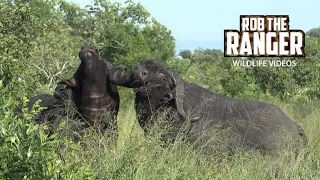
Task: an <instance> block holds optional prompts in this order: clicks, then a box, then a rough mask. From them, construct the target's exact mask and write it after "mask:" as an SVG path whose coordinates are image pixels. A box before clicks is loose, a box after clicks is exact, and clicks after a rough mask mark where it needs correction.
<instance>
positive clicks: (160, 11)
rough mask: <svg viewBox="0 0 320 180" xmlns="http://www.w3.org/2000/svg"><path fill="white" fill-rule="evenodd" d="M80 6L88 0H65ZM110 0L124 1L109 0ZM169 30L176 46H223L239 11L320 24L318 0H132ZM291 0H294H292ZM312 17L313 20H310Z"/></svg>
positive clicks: (305, 26) (304, 25)
mask: <svg viewBox="0 0 320 180" xmlns="http://www.w3.org/2000/svg"><path fill="white" fill-rule="evenodd" d="M69 2H74V3H77V4H79V5H80V6H81V7H84V6H85V5H87V4H92V1H91V0H69ZM112 2H125V0H113V1H112ZM134 2H139V3H141V4H142V5H143V6H144V7H145V8H146V9H147V10H148V12H149V13H150V14H151V15H152V16H153V17H155V18H156V19H157V20H158V21H159V22H161V23H162V24H163V25H165V26H166V27H167V28H168V29H170V30H171V31H172V34H173V36H174V37H175V39H176V46H177V50H179V49H191V50H193V49H195V48H198V47H202V48H210V49H221V50H222V49H223V41H224V30H225V29H238V30H239V23H240V22H239V16H240V15H289V18H290V28H291V29H301V30H303V31H305V32H306V31H308V30H310V29H311V28H315V27H320V22H318V21H316V17H320V11H319V7H320V1H319V0H304V1H301V0H299V1H298V0H269V1H260V2H261V3H257V2H258V1H257V0H135V1H134ZM293 2H295V3H293ZM314 21H316V22H314Z"/></svg>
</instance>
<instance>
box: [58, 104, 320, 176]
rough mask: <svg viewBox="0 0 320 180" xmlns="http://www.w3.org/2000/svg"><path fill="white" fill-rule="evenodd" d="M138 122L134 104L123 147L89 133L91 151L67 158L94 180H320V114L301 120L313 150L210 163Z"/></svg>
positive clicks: (126, 115) (122, 127) (123, 118)
mask: <svg viewBox="0 0 320 180" xmlns="http://www.w3.org/2000/svg"><path fill="white" fill-rule="evenodd" d="M277 105H279V106H280V107H281V108H282V109H283V110H284V111H285V112H286V113H287V114H288V115H289V116H290V117H298V116H297V114H300V113H301V112H298V111H297V110H294V109H293V108H292V106H291V105H288V104H281V103H277ZM135 117H136V114H135V110H134V108H133V103H132V102H126V103H122V105H121V110H120V112H119V115H118V140H117V143H114V142H113V141H112V139H111V138H110V136H107V135H98V134H95V133H89V134H88V135H87V136H86V137H85V138H84V140H83V143H84V144H86V145H85V146H82V147H81V149H79V150H77V151H72V152H70V151H65V152H64V157H65V159H66V161H72V160H74V158H75V157H77V158H79V159H78V160H80V161H82V162H83V163H84V164H88V165H89V166H90V168H91V169H92V170H93V172H94V179H148V180H152V179H155V180H159V179H236V180H239V179H246V180H247V179H250V180H251V179H252V180H254V179H257V180H261V179H320V171H319V169H320V145H319V140H320V136H319V135H318V132H319V129H320V123H319V122H320V111H319V108H318V109H315V110H313V111H312V112H310V113H308V114H307V115H305V116H304V117H303V118H298V119H295V121H296V122H298V124H299V125H301V126H302V127H303V128H304V129H305V131H306V134H307V136H308V140H309V141H308V145H307V147H306V148H303V149H301V150H300V151H299V152H298V154H294V153H292V152H290V151H283V152H281V153H280V154H279V155H262V154H260V153H259V152H258V151H254V150H253V151H244V152H239V153H236V154H234V155H233V156H229V155H228V154H224V153H223V152H220V154H219V155H217V156H210V157H208V156H205V155H203V154H201V153H198V152H197V151H195V150H194V149H193V147H192V146H191V145H190V144H188V143H185V142H184V141H182V140H178V141H176V142H174V143H172V144H169V145H167V146H163V143H162V142H161V141H160V140H159V138H157V136H144V135H143V133H142V130H141V128H140V127H139V124H138V122H137V120H136V118H135ZM222 149H223V148H222ZM218 150H221V149H218ZM70 154H72V156H71V155H70Z"/></svg>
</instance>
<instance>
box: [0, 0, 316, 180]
mask: <svg viewBox="0 0 320 180" xmlns="http://www.w3.org/2000/svg"><path fill="white" fill-rule="evenodd" d="M0 14H1V16H0V49H1V53H0V94H1V96H0V179H148V180H150V179H319V178H320V171H319V169H320V152H319V151H320V145H319V140H320V136H319V135H318V133H319V128H320V123H319V121H320V112H319V110H320V106H319V104H320V103H319V102H320V61H319V58H320V44H319V43H320V28H314V29H311V30H310V31H309V32H307V36H306V46H305V51H306V57H305V58H290V59H291V60H293V59H294V60H296V62H297V66H295V67H287V68H275V67H261V68H242V67H234V66H232V61H233V60H237V59H238V58H224V57H223V52H221V51H220V50H216V49H197V50H195V51H194V52H191V51H190V50H183V51H181V52H180V53H179V57H178V56H176V55H175V39H174V37H173V36H172V35H171V32H170V30H168V29H167V28H166V27H165V26H163V25H162V24H161V23H160V22H158V21H157V20H156V19H154V18H152V16H151V15H150V14H149V13H148V11H147V10H146V9H145V8H144V7H143V6H141V5H140V4H136V3H134V2H132V1H131V0H128V1H127V2H126V3H124V4H120V3H112V2H110V1H107V0H95V1H94V3H93V4H92V5H89V6H88V7H87V9H81V8H80V7H79V6H78V5H76V4H72V3H69V2H67V1H65V0H50V1H46V0H14V1H13V0H0ZM84 43H91V44H93V45H95V46H96V47H98V49H99V52H100V55H101V56H103V57H105V58H106V59H107V60H108V61H110V62H112V63H113V64H124V65H126V66H128V67H130V66H132V65H134V64H136V63H137V62H138V61H139V59H141V58H160V59H162V60H163V61H164V62H166V63H167V64H168V65H169V66H170V67H172V68H175V69H176V70H178V72H179V73H180V74H181V76H182V77H183V78H184V79H185V80H187V81H189V82H193V83H196V84H198V85H200V86H203V87H206V88H209V89H211V90H212V91H215V92H218V93H221V94H224V95H226V96H229V97H235V98H240V99H253V100H260V101H266V102H271V103H273V104H275V105H278V106H280V107H281V108H282V109H283V110H284V111H285V112H286V113H287V114H288V115H289V116H290V117H291V118H292V119H294V120H295V121H296V122H298V123H299V124H300V125H301V126H302V127H303V128H304V129H305V131H306V133H307V136H308V138H309V144H308V146H307V147H306V148H305V149H303V150H301V151H300V152H299V154H298V156H294V155H292V153H290V152H283V153H282V154H281V155H279V156H278V157H274V156H262V155H260V154H259V153H258V152H255V151H253V152H250V151H249V152H248V151H246V152H239V153H238V154H236V155H234V156H232V157H231V158H230V157H228V156H225V155H224V153H223V151H221V153H220V154H219V155H216V156H214V157H210V158H208V157H204V156H202V155H201V154H198V153H196V152H194V151H193V150H192V146H188V145H186V144H185V143H183V142H180V141H177V142H176V143H174V144H170V145H169V146H167V147H163V146H161V143H160V142H159V140H158V139H157V138H155V137H144V136H142V134H141V129H140V128H139V126H138V125H137V122H136V119H135V118H133V117H135V111H134V109H133V92H132V90H130V89H125V88H120V90H121V92H120V93H121V94H120V95H121V104H120V106H121V107H120V108H121V111H120V115H119V117H118V125H119V140H118V143H117V145H114V144H112V143H110V138H109V137H107V136H100V135H97V134H94V133H92V134H89V135H88V137H87V139H85V140H84V141H87V142H89V143H90V146H80V145H79V144H75V143H73V142H70V141H69V140H68V139H65V138H58V136H52V137H50V138H48V137H46V136H45V135H44V134H43V131H44V129H45V127H43V126H40V125H34V124H32V123H31V122H30V119H31V118H32V116H33V113H34V112H36V111H39V108H35V109H34V112H32V113H27V115H26V117H25V118H24V119H17V118H16V117H14V115H13V113H12V111H13V109H14V108H15V107H16V105H17V104H18V103H20V102H21V101H24V102H25V101H26V99H27V97H31V96H34V95H37V94H40V93H49V94H52V93H53V91H54V88H55V86H56V82H57V81H59V80H61V79H65V78H68V77H70V76H71V75H73V73H74V72H75V70H76V69H77V67H78V65H79V63H80V61H79V60H78V57H77V54H78V52H79V49H80V47H81V46H82V45H83V44H84ZM260 59H261V58H260ZM272 59H273V60H276V59H280V58H272ZM285 59H286V58H282V60H285ZM35 136H37V137H40V138H35ZM217 142H219V139H218V138H217ZM61 144H64V146H63V147H62V146H61ZM218 149H219V148H218V146H217V150H218Z"/></svg>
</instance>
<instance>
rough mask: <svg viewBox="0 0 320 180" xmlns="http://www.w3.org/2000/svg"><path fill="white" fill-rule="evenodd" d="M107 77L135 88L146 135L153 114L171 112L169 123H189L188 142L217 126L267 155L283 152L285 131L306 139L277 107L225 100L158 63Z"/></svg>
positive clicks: (245, 144) (299, 138)
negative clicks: (229, 130)
mask: <svg viewBox="0 0 320 180" xmlns="http://www.w3.org/2000/svg"><path fill="white" fill-rule="evenodd" d="M110 76H111V77H110V79H111V80H112V82H113V83H115V84H117V85H120V86H124V87H128V88H134V90H135V93H136V97H135V108H136V111H137V114H138V121H139V123H140V125H141V127H142V128H143V129H144V130H145V132H146V131H147V125H148V124H150V123H152V122H153V119H154V118H151V117H153V115H154V113H155V112H160V111H162V110H163V109H165V110H168V109H170V111H171V113H170V114H171V116H170V118H169V119H167V120H168V122H171V123H172V124H173V125H174V126H176V127H178V128H180V127H182V125H183V124H186V122H188V123H189V126H188V127H189V128H187V135H188V137H189V140H190V141H191V142H195V141H197V140H199V138H202V137H205V134H206V133H207V132H210V131H213V128H214V127H215V125H217V124H221V125H222V127H226V128H231V129H232V130H234V132H235V133H236V134H235V135H237V137H238V138H239V139H238V142H239V143H240V144H241V145H242V146H243V147H245V148H249V147H251V148H259V149H262V150H264V151H265V152H272V151H273V150H277V149H281V145H282V144H284V142H287V141H288V140H285V139H283V138H282V137H283V136H282V135H285V134H287V133H283V132H289V134H291V135H293V136H290V137H297V139H298V140H304V141H305V142H306V139H307V138H306V134H305V132H304V130H303V129H302V128H301V127H300V126H299V125H298V124H297V123H295V122H294V121H292V120H291V119H290V118H289V117H288V116H287V115H286V114H285V113H284V112H283V111H282V110H281V109H280V108H279V107H277V106H274V105H272V104H268V103H264V102H258V101H247V100H238V99H233V98H228V97H224V96H222V95H220V94H217V93H214V92H212V91H210V90H208V89H206V88H202V87H200V86H198V85H195V84H192V83H188V82H187V81H185V80H183V79H181V78H180V76H179V74H178V73H177V72H176V71H174V70H171V69H169V68H168V67H166V66H165V65H164V64H163V63H162V62H160V61H156V60H145V61H142V62H141V63H139V64H138V65H137V66H136V67H135V68H134V69H130V70H129V71H128V72H125V71H124V69H122V68H117V69H116V68H115V69H113V70H112V72H111V73H110ZM187 120H188V121H187ZM209 138H210V137H207V138H204V139H203V138H202V140H201V141H198V143H199V142H200V144H199V145H200V146H203V145H205V144H206V143H207V141H208V140H209Z"/></svg>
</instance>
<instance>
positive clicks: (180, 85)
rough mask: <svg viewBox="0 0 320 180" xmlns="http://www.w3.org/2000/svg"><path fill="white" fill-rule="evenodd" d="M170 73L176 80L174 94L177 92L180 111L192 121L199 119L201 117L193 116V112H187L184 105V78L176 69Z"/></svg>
mask: <svg viewBox="0 0 320 180" xmlns="http://www.w3.org/2000/svg"><path fill="white" fill-rule="evenodd" d="M170 74H171V75H172V79H173V81H174V88H173V91H174V94H175V105H176V108H177V110H178V112H179V113H180V114H181V115H182V116H183V117H184V118H186V119H189V120H190V121H191V122H195V121H198V120H199V119H200V117H199V116H196V117H193V116H192V115H191V114H189V115H188V114H187V113H186V112H185V109H184V107H183V103H184V96H185V92H184V88H185V87H184V80H183V79H181V77H180V75H179V74H178V72H177V71H175V70H170Z"/></svg>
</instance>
